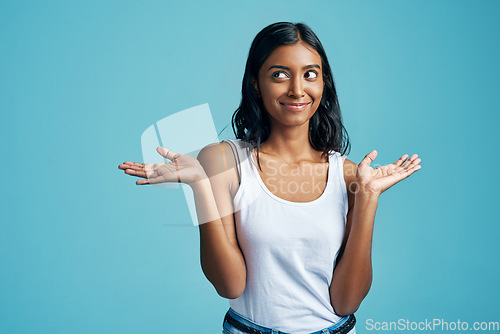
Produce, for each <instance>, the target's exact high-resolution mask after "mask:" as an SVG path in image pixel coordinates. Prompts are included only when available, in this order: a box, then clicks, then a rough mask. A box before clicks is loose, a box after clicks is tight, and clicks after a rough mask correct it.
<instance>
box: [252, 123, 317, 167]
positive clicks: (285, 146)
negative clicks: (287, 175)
mask: <svg viewBox="0 0 500 334" xmlns="http://www.w3.org/2000/svg"><path fill="white" fill-rule="evenodd" d="M259 152H260V153H263V154H267V155H270V156H277V157H279V159H280V160H283V161H284V162H287V163H291V164H292V163H298V162H300V161H304V160H309V161H322V160H324V159H323V158H322V157H321V154H322V152H318V151H316V150H315V149H314V148H313V147H312V146H311V144H310V143H309V123H306V124H303V125H302V126H297V127H276V126H274V127H273V129H272V131H271V133H270V135H269V138H268V139H267V140H266V141H265V142H264V144H262V145H261V146H260V148H259Z"/></svg>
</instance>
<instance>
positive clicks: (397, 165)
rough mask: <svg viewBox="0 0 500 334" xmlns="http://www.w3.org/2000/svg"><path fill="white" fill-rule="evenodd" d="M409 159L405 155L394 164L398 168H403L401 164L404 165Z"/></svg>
mask: <svg viewBox="0 0 500 334" xmlns="http://www.w3.org/2000/svg"><path fill="white" fill-rule="evenodd" d="M407 158H408V154H403V155H402V156H401V158H399V159H398V160H396V161H395V162H394V165H395V166H396V167H399V166H401V164H402V163H403V162H404V161H405V160H406V159H407Z"/></svg>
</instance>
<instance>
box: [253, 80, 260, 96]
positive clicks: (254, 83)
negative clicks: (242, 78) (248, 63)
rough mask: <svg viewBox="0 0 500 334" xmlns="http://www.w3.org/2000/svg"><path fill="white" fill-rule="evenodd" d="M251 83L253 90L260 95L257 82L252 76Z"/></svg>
mask: <svg viewBox="0 0 500 334" xmlns="http://www.w3.org/2000/svg"><path fill="white" fill-rule="evenodd" d="M252 83H253V86H254V88H255V91H256V92H257V96H258V97H260V89H259V83H258V82H257V80H255V78H253V77H252Z"/></svg>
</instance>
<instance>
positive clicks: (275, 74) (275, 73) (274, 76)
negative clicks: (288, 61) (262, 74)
mask: <svg viewBox="0 0 500 334" xmlns="http://www.w3.org/2000/svg"><path fill="white" fill-rule="evenodd" d="M280 75H281V76H280ZM272 77H273V78H276V79H284V78H286V74H285V72H281V71H278V72H274V73H273V74H272Z"/></svg>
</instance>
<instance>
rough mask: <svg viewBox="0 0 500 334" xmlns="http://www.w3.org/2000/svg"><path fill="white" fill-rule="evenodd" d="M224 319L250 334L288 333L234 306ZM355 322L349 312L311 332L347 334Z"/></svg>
mask: <svg viewBox="0 0 500 334" xmlns="http://www.w3.org/2000/svg"><path fill="white" fill-rule="evenodd" d="M224 321H227V322H228V323H229V324H231V325H232V326H234V327H236V328H237V329H239V330H240V331H243V332H246V333H250V334H288V333H285V332H281V331H279V330H276V329H272V328H268V327H262V326H260V325H258V324H256V323H254V322H252V321H249V320H248V319H246V318H244V317H243V316H241V315H240V314H238V313H236V312H235V311H234V310H233V309H232V308H229V310H228V311H227V313H226V316H225V317H224ZM355 324H356V317H355V316H354V314H349V315H348V316H345V317H342V318H341V319H340V320H339V321H337V322H336V323H335V324H334V325H332V326H330V327H328V328H324V329H321V330H319V331H316V332H313V333H310V334H325V333H328V334H347V333H349V331H350V330H351V329H352V328H353V327H354V325H355Z"/></svg>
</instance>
